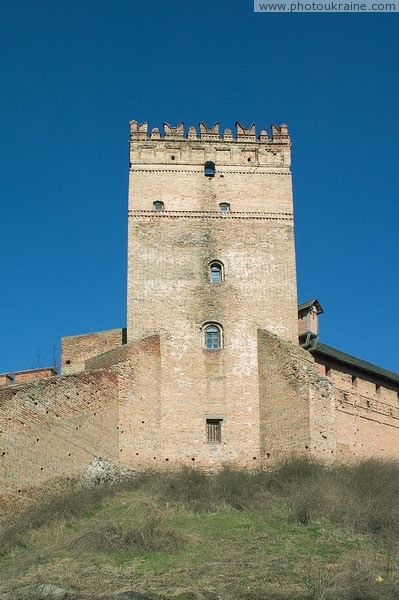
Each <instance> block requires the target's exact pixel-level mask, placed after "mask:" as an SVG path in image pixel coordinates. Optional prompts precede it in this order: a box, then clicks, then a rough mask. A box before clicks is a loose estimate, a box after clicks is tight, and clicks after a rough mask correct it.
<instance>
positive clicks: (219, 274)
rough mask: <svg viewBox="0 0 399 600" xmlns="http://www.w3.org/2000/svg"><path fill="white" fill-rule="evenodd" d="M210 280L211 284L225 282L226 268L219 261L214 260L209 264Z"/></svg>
mask: <svg viewBox="0 0 399 600" xmlns="http://www.w3.org/2000/svg"><path fill="white" fill-rule="evenodd" d="M209 279H210V281H211V283H222V281H224V266H223V263H221V262H220V261H219V260H212V261H211V262H210V263H209Z"/></svg>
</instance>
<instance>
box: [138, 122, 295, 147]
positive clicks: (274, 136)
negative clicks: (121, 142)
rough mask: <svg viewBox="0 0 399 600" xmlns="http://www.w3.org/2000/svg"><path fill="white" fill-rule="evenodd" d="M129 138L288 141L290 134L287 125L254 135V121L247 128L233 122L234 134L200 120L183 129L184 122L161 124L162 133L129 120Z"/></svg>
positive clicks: (145, 123)
mask: <svg viewBox="0 0 399 600" xmlns="http://www.w3.org/2000/svg"><path fill="white" fill-rule="evenodd" d="M130 139H131V140H132V141H136V140H137V141H140V140H162V139H164V140H165V141H171V140H176V141H181V140H189V141H195V140H200V141H212V142H214V141H223V142H267V143H273V142H276V143H290V140H291V138H290V135H289V133H288V127H287V125H285V124H283V125H280V126H277V125H272V126H271V136H269V134H268V132H267V131H266V130H265V129H261V130H260V132H259V135H258V136H257V135H256V126H255V123H252V124H251V125H250V126H249V127H248V128H246V127H244V126H243V125H242V124H241V123H240V122H238V121H237V122H236V124H235V135H233V132H232V130H231V129H228V128H227V129H225V130H224V131H223V133H221V132H220V131H219V123H214V124H213V125H212V126H211V127H208V126H207V125H206V124H205V123H203V122H200V123H199V128H198V129H197V128H196V127H194V126H192V125H191V126H190V127H189V128H188V130H187V131H185V128H184V123H183V122H181V123H179V124H178V125H177V126H176V127H172V126H171V125H169V123H164V124H163V133H162V132H161V130H160V129H159V127H153V128H152V129H151V130H150V131H149V128H148V122H147V121H146V122H144V123H141V124H139V123H138V122H137V121H130Z"/></svg>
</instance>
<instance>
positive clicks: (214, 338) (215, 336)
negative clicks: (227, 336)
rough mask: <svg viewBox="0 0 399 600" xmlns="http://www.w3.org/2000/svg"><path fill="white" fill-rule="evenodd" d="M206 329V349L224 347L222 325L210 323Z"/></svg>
mask: <svg viewBox="0 0 399 600" xmlns="http://www.w3.org/2000/svg"><path fill="white" fill-rule="evenodd" d="M204 331H205V348H206V350H220V349H221V347H222V339H221V338H222V336H221V329H220V327H219V326H218V325H208V326H207V327H205V330H204Z"/></svg>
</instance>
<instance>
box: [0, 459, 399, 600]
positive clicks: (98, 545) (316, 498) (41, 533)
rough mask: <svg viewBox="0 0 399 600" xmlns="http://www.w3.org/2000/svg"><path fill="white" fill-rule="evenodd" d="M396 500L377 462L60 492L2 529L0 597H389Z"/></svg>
mask: <svg viewBox="0 0 399 600" xmlns="http://www.w3.org/2000/svg"><path fill="white" fill-rule="evenodd" d="M398 491H399V466H398V465H392V464H389V463H385V464H384V463H381V462H375V461H372V462H368V463H364V464H363V465H360V466H358V467H350V468H348V467H341V468H337V469H333V470H332V469H330V470H327V469H325V468H323V467H322V466H321V465H319V464H317V463H316V464H315V463H308V462H306V461H292V462H291V463H289V464H285V465H283V466H282V467H281V468H280V469H278V470H277V471H275V472H274V473H270V472H269V473H258V474H253V475H251V474H248V473H241V472H236V471H231V470H226V471H224V472H222V473H220V474H218V475H213V476H206V475H204V474H202V473H199V472H196V471H183V472H181V473H178V474H169V475H163V476H151V475H148V476H144V477H143V476H140V477H135V478H127V479H126V480H125V481H123V482H122V483H119V484H117V485H113V486H109V485H106V484H102V485H97V486H95V487H92V488H83V489H82V488H81V487H80V486H79V485H78V484H76V485H72V486H71V485H70V484H68V491H66V489H62V488H61V490H59V491H58V492H57V493H56V494H54V495H53V496H52V497H51V498H50V497H47V499H46V500H45V501H42V502H40V503H39V504H38V505H37V506H36V507H34V508H32V509H31V510H30V511H29V513H27V514H26V515H23V516H21V517H19V518H18V519H17V520H16V521H15V523H14V524H9V525H7V526H6V527H4V528H3V533H2V537H0V547H1V548H3V551H2V554H3V555H2V556H1V557H0V581H1V584H0V591H1V592H3V593H9V594H12V595H11V597H12V598H22V597H26V594H27V593H28V590H29V589H31V588H32V586H33V585H35V584H39V583H43V582H45V583H52V584H54V585H58V586H60V587H64V588H66V589H68V590H70V591H73V592H75V593H76V594H77V596H78V597H92V598H95V597H99V596H100V595H103V594H106V593H111V592H113V593H115V592H118V591H124V590H135V591H140V592H142V593H146V594H149V595H153V596H154V597H162V598H167V599H172V598H178V599H179V600H189V599H192V600H194V599H198V600H199V599H207V600H217V599H219V598H220V599H222V600H230V599H235V600H236V599H241V598H242V599H247V600H260V599H264V600H269V599H270V600H272V599H273V600H279V599H281V600H282V599H285V600H306V599H308V600H329V599H331V600H340V599H342V600H344V599H345V600H383V599H384V600H385V599H387V600H388V599H389V600H394V599H396V598H398V597H399V577H398V572H397V567H396V565H397V562H396V559H397V534H398V531H399V525H398V518H397V517H398V506H397V498H398V495H397V493H398ZM28 597H29V594H28Z"/></svg>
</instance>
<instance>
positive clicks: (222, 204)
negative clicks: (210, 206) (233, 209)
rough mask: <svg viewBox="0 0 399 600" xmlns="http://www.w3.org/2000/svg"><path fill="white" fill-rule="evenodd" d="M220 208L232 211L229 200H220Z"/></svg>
mask: <svg viewBox="0 0 399 600" xmlns="http://www.w3.org/2000/svg"><path fill="white" fill-rule="evenodd" d="M219 208H220V211H221V212H224V213H226V212H230V204H229V203H228V202H220V204H219Z"/></svg>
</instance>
